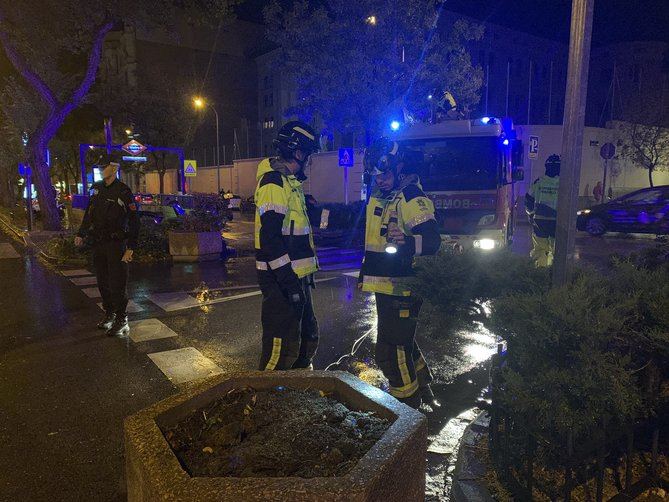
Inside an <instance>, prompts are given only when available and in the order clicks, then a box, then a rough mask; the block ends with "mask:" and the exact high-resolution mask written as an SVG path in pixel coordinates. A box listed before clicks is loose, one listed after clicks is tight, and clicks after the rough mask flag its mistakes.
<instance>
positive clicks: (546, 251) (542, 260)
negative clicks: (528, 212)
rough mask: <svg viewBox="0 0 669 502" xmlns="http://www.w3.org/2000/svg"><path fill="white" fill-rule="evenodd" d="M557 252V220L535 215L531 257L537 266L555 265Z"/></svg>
mask: <svg viewBox="0 0 669 502" xmlns="http://www.w3.org/2000/svg"><path fill="white" fill-rule="evenodd" d="M554 254H555V220H553V219H540V218H537V217H535V218H534V221H533V228H532V251H530V258H532V259H533V260H534V263H535V264H536V265H537V267H550V266H551V265H553V255H554Z"/></svg>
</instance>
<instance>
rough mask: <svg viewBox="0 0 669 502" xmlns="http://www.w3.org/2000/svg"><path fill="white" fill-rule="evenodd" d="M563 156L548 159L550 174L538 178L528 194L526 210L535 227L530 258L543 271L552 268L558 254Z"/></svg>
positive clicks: (547, 168) (526, 195)
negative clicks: (561, 158)
mask: <svg viewBox="0 0 669 502" xmlns="http://www.w3.org/2000/svg"><path fill="white" fill-rule="evenodd" d="M559 186H560V156H559V155H555V154H553V155H551V156H550V157H548V159H546V174H545V175H543V176H541V177H540V178H538V179H537V180H536V181H535V182H534V184H533V185H532V186H531V187H530V191H529V192H527V193H526V194H525V210H526V211H527V215H528V217H529V219H530V223H531V224H532V251H531V252H530V256H531V257H532V258H533V259H534V261H535V263H536V264H537V266H539V267H550V266H551V265H552V264H553V254H554V252H555V221H556V219H557V201H558V188H559Z"/></svg>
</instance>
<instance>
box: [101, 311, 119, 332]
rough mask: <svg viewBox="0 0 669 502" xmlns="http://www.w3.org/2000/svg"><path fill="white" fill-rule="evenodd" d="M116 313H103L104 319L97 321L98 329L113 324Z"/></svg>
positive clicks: (109, 326)
mask: <svg viewBox="0 0 669 502" xmlns="http://www.w3.org/2000/svg"><path fill="white" fill-rule="evenodd" d="M115 320H116V314H105V317H104V319H102V321H100V322H99V323H98V329H104V330H108V329H109V328H111V327H112V324H114V321H115Z"/></svg>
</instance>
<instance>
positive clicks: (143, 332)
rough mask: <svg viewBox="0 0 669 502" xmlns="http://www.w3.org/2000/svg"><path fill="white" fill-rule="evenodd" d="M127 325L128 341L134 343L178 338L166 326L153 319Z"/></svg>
mask: <svg viewBox="0 0 669 502" xmlns="http://www.w3.org/2000/svg"><path fill="white" fill-rule="evenodd" d="M129 324H130V339H131V340H132V341H133V342H135V343H140V342H147V341H150V340H160V339H161V338H172V337H175V336H178V335H177V334H176V333H175V332H174V331H172V330H171V329H170V328H169V327H168V326H166V325H165V324H163V323H162V322H161V321H160V320H158V319H155V318H152V319H142V320H141V321H131V322H130V323H129Z"/></svg>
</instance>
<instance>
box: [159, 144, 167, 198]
mask: <svg viewBox="0 0 669 502" xmlns="http://www.w3.org/2000/svg"><path fill="white" fill-rule="evenodd" d="M165 171H166V168H165V153H163V154H162V162H161V165H160V167H159V168H158V180H159V181H160V193H161V194H163V193H165Z"/></svg>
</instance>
